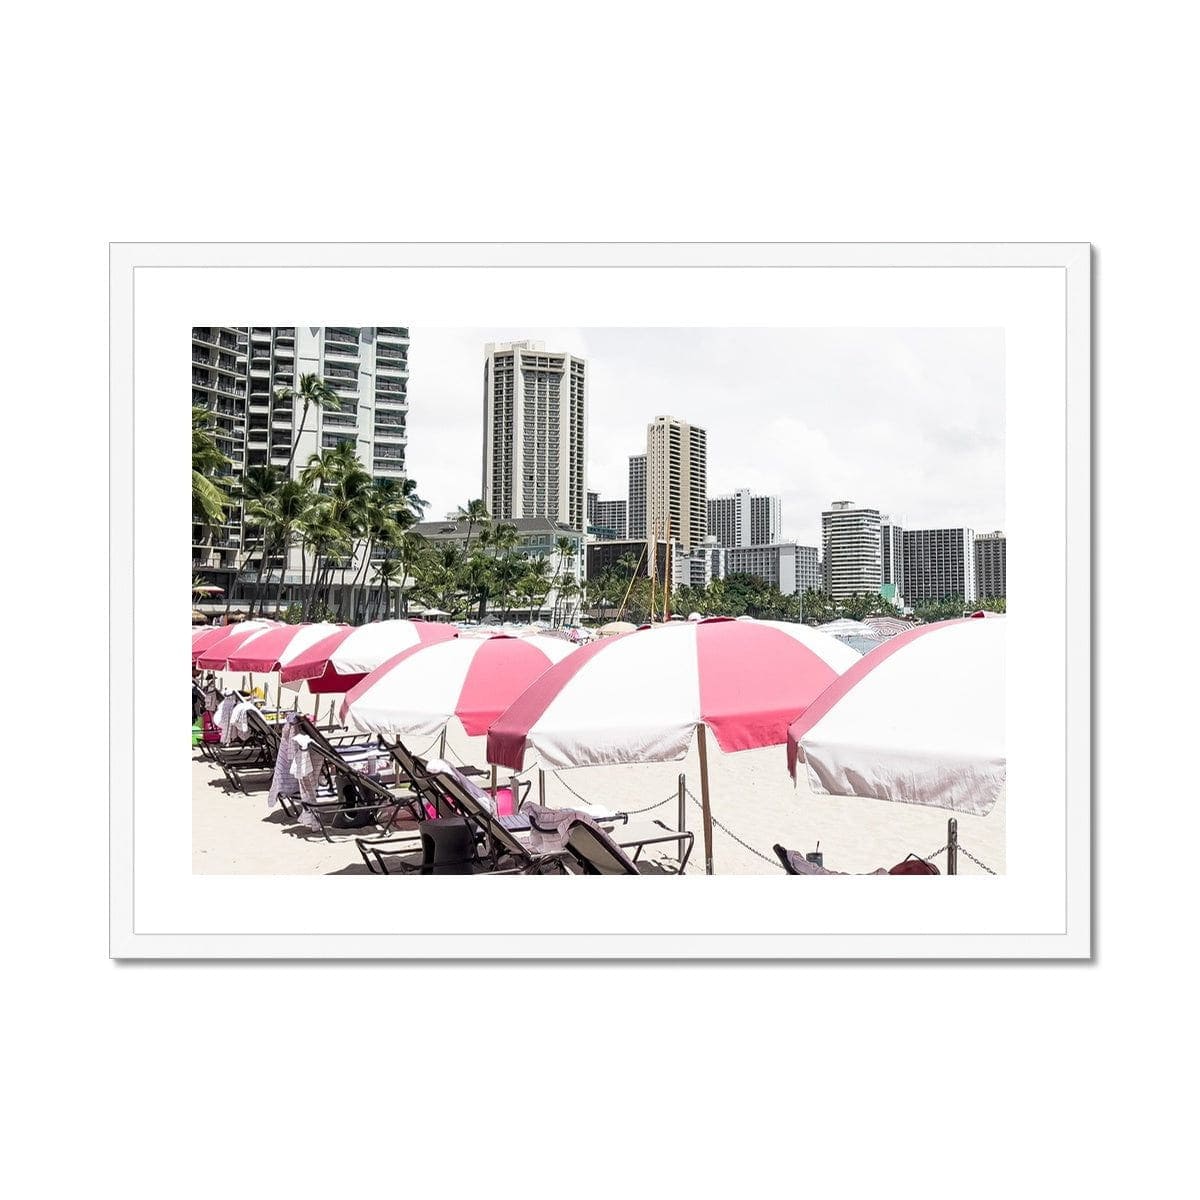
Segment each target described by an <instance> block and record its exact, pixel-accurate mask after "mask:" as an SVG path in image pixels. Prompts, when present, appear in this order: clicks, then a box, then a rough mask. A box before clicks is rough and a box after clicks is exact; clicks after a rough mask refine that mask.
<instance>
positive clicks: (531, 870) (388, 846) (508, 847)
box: [358, 760, 563, 875]
mask: <svg viewBox="0 0 1200 1200" xmlns="http://www.w3.org/2000/svg"><path fill="white" fill-rule="evenodd" d="M418 761H419V760H418ZM438 768H442V769H438ZM526 782H528V781H526ZM418 791H419V794H420V795H421V796H422V802H423V803H425V804H430V803H433V804H436V805H437V806H438V807H439V808H440V810H441V812H442V814H443V815H442V817H441V818H440V819H439V820H437V821H428V820H426V821H423V822H422V823H421V827H420V832H419V833H418V834H417V835H415V836H414V835H412V834H409V835H405V836H401V837H392V838H389V837H383V838H360V839H359V840H358V851H359V854H361V855H362V858H363V862H365V863H366V864H367V869H368V870H369V871H371V872H372V873H375V874H384V875H387V874H391V873H392V871H391V870H389V868H388V865H387V863H388V860H389V859H390V858H393V856H398V855H411V854H412V853H413V852H414V851H415V850H416V849H418V848H421V847H420V846H419V845H418V843H419V841H420V839H421V837H422V836H423V837H425V838H428V839H430V840H431V842H432V843H433V844H432V847H431V848H432V849H433V851H434V852H435V853H437V851H438V850H439V846H438V844H437V843H438V840H439V838H446V839H450V838H454V839H455V840H456V841H457V842H458V843H459V844H460V845H461V846H462V847H463V848H464V852H465V848H467V847H469V849H470V853H469V857H468V858H467V860H466V862H465V863H464V864H462V865H465V866H467V867H468V868H469V873H471V874H475V873H477V872H480V871H495V872H501V873H503V874H542V873H545V872H547V871H551V872H553V873H555V874H562V873H563V868H562V858H563V855H562V854H561V853H556V854H537V853H535V852H534V851H532V850H531V849H530V848H529V847H528V846H527V845H526V844H525V843H524V842H523V841H522V840H521V839H520V837H519V836H518V833H519V832H520V831H521V830H528V828H529V822H528V819H527V818H524V817H521V816H520V815H519V814H517V815H514V816H512V817H499V816H497V815H496V814H495V812H494V811H493V809H492V805H491V797H490V796H489V795H488V794H487V793H486V792H485V791H483V789H482V788H480V787H479V786H478V785H476V784H474V783H473V782H472V781H471V780H469V779H468V778H466V777H465V776H464V775H463V774H462V773H461V772H460V771H458V770H457V769H455V768H453V767H451V766H450V765H449V764H448V763H445V762H440V761H438V762H436V764H435V765H433V766H431V769H430V771H429V773H428V775H426V776H425V777H424V778H423V779H422V780H421V783H420V786H419V789H418ZM448 810H453V813H454V814H455V815H453V816H450V815H447V813H448ZM448 822H452V824H448V825H447V828H448V830H449V829H454V828H455V827H456V826H457V825H458V823H459V822H462V823H463V825H465V827H466V829H467V830H469V831H470V835H471V836H470V838H469V839H466V840H463V839H459V838H458V837H457V835H455V834H452V833H449V832H448V833H446V834H444V835H443V834H440V833H439V832H438V831H437V830H436V829H434V828H433V827H434V826H437V825H442V824H447V823H448ZM514 826H515V828H514ZM441 864H442V865H446V858H445V856H444V853H443V857H442V859H441ZM429 866H430V863H429V862H426V861H422V862H421V863H416V864H414V863H412V862H411V861H393V868H394V869H396V870H399V871H400V872H401V873H412V872H413V871H414V870H417V869H418V868H423V869H422V870H421V873H423V874H429V873H430V872H429V870H428V868H429Z"/></svg>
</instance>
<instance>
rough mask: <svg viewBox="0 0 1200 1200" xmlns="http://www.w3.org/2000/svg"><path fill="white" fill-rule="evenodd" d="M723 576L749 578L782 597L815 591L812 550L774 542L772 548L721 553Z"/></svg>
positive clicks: (814, 550) (816, 578)
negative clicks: (751, 577) (808, 590)
mask: <svg viewBox="0 0 1200 1200" xmlns="http://www.w3.org/2000/svg"><path fill="white" fill-rule="evenodd" d="M725 573H726V574H727V575H735V574H742V575H753V576H754V577H755V579H761V580H762V581H763V582H764V583H766V584H769V585H770V586H771V587H773V588H775V589H776V590H777V591H779V592H782V593H783V595H785V596H796V595H803V594H804V592H805V591H806V590H807V589H808V588H810V587H819V586H820V582H819V579H820V577H819V575H818V572H817V548H816V546H798V545H797V544H796V543H795V542H777V543H775V545H773V546H733V547H730V548H729V549H727V550H726V551H725Z"/></svg>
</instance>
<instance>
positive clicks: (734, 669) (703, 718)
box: [487, 617, 859, 873]
mask: <svg viewBox="0 0 1200 1200" xmlns="http://www.w3.org/2000/svg"><path fill="white" fill-rule="evenodd" d="M858 661H859V655H858V653H857V651H855V650H852V649H851V648H850V647H849V646H844V645H842V643H841V642H839V641H838V640H837V638H833V637H830V636H829V635H828V634H824V633H820V632H819V631H818V630H815V629H810V628H809V627H808V626H806V625H794V624H790V623H787V622H782V621H744V620H737V621H734V620H730V619H729V618H727V617H715V618H710V619H708V620H705V621H687V622H681V623H679V624H671V625H660V626H658V627H656V628H649V629H638V630H636V631H635V632H633V633H625V634H620V635H618V636H616V637H611V638H603V639H601V640H599V641H596V642H593V643H592V644H591V645H589V646H585V647H583V648H582V649H580V650H577V651H576V652H575V653H574V654H572V655H570V657H568V658H566V659H564V660H563V661H562V662H560V663H558V664H557V665H556V666H553V667H551V668H550V669H549V670H548V671H547V672H546V673H545V674H544V675H543V676H541V678H540V679H538V680H537V682H536V683H534V684H533V685H532V687H530V688H529V689H528V690H526V691H525V692H524V693H522V695H521V696H520V697H519V698H518V699H517V700H516V701H515V702H514V703H513V705H512V706H511V707H510V708H509V709H507V710H506V711H505V712H504V713H502V714H501V715H500V716H499V717H498V718H497V719H496V720H495V721H494V722H493V723H492V727H491V728H490V729H489V730H488V740H487V758H488V762H491V763H495V764H497V765H498V766H503V767H509V768H510V769H512V770H514V771H520V770H522V769H524V766H525V754H526V751H528V750H532V751H534V752H535V753H536V754H537V755H538V757H539V759H540V760H541V762H542V763H543V765H545V766H550V767H584V766H593V765H598V764H602V763H643V762H668V761H672V760H674V759H679V758H683V757H684V756H685V755H686V754H687V751H688V747H689V746H690V745H691V742H692V737H693V735H695V736H696V737H697V738H698V745H699V750H700V787H701V801H702V803H703V806H704V846H705V866H706V869H707V870H708V871H709V872H710V873H711V870H712V817H711V813H710V811H709V806H708V758H707V751H706V748H705V735H704V731H705V728H706V727H707V728H709V729H711V730H712V731H713V735H714V736H715V737H716V739H717V744H718V745H719V746H720V747H721V749H722V750H724V751H726V752H730V751H735V750H752V749H755V748H757V747H760V746H778V745H782V744H783V742H784V741H785V740H786V737H787V727H788V722H789V721H791V720H792V718H793V717H794V716H795V715H796V714H797V713H799V712H803V711H804V710H805V709H806V708H807V707H808V705H809V704H811V703H812V701H813V700H815V699H816V698H817V696H818V695H820V693H821V692H822V691H824V690H825V688H826V687H828V686H829V684H831V683H832V682H833V681H834V680H835V679H836V678H837V677H838V675H839V674H840V673H841V672H842V671H845V670H848V669H849V668H850V667H851V666H852V665H853V664H854V663H856V662H858Z"/></svg>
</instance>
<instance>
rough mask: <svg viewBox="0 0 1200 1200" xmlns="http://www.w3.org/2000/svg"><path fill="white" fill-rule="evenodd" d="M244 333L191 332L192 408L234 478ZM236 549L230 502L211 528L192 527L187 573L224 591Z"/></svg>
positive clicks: (240, 432) (240, 431) (237, 529)
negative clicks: (204, 414)
mask: <svg viewBox="0 0 1200 1200" xmlns="http://www.w3.org/2000/svg"><path fill="white" fill-rule="evenodd" d="M246 353H247V341H246V330H245V329H243V328H239V327H237V326H232V325H226V326H216V325H204V326H193V328H192V407H193V408H204V409H207V410H208V412H209V413H210V414H211V417H210V424H209V427H208V429H209V433H210V434H211V435H212V438H213V440H214V441H215V442H216V445H217V449H218V450H220V451H221V453H222V454H224V455H225V457H226V458H228V459H229V461H230V464H231V465H230V466H229V467H228V468H227V471H228V473H229V474H230V475H231V476H232V477H233V478H234V479H240V478H241V477H242V475H243V474H244V473H245V469H246V400H247V396H246V392H247V386H248V384H247V378H246ZM241 545H242V510H241V506H240V505H239V504H237V503H236V502H235V503H234V504H233V505H231V506H230V508H229V509H227V510H226V520H225V521H224V522H223V523H222V524H221V525H219V526H216V527H215V528H212V527H209V526H206V525H204V524H201V523H195V522H193V524H192V570H193V571H194V572H195V571H203V572H205V576H206V578H209V579H211V580H213V581H214V582H215V583H216V584H217V586H220V587H222V588H226V589H227V588H228V586H229V584H230V582H231V581H232V579H233V576H234V573H235V571H236V569H237V558H238V555H239V553H240V551H241Z"/></svg>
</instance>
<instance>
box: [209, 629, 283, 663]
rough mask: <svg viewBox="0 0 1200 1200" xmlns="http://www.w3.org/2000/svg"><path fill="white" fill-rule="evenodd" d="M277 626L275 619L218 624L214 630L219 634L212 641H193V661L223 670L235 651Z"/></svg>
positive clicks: (214, 632)
mask: <svg viewBox="0 0 1200 1200" xmlns="http://www.w3.org/2000/svg"><path fill="white" fill-rule="evenodd" d="M275 628H277V625H276V622H274V621H242V622H240V623H239V624H237V625H220V626H217V627H216V628H215V629H213V630H212V633H213V634H215V635H217V636H215V637H213V638H212V640H211V641H203V640H201V639H197V640H196V641H194V642H193V643H192V662H193V663H195V665H196V666H198V667H201V668H203V669H205V670H208V671H223V670H225V664H226V663H227V662H228V660H229V656H230V654H232V653H233V651H235V650H237V649H238V648H239V647H241V646H244V645H245V644H246V643H247V642H250V641H253V639H254V638H256V637H261V636H262V635H263V634H265V633H267V632H268V631H270V630H272V629H275Z"/></svg>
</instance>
